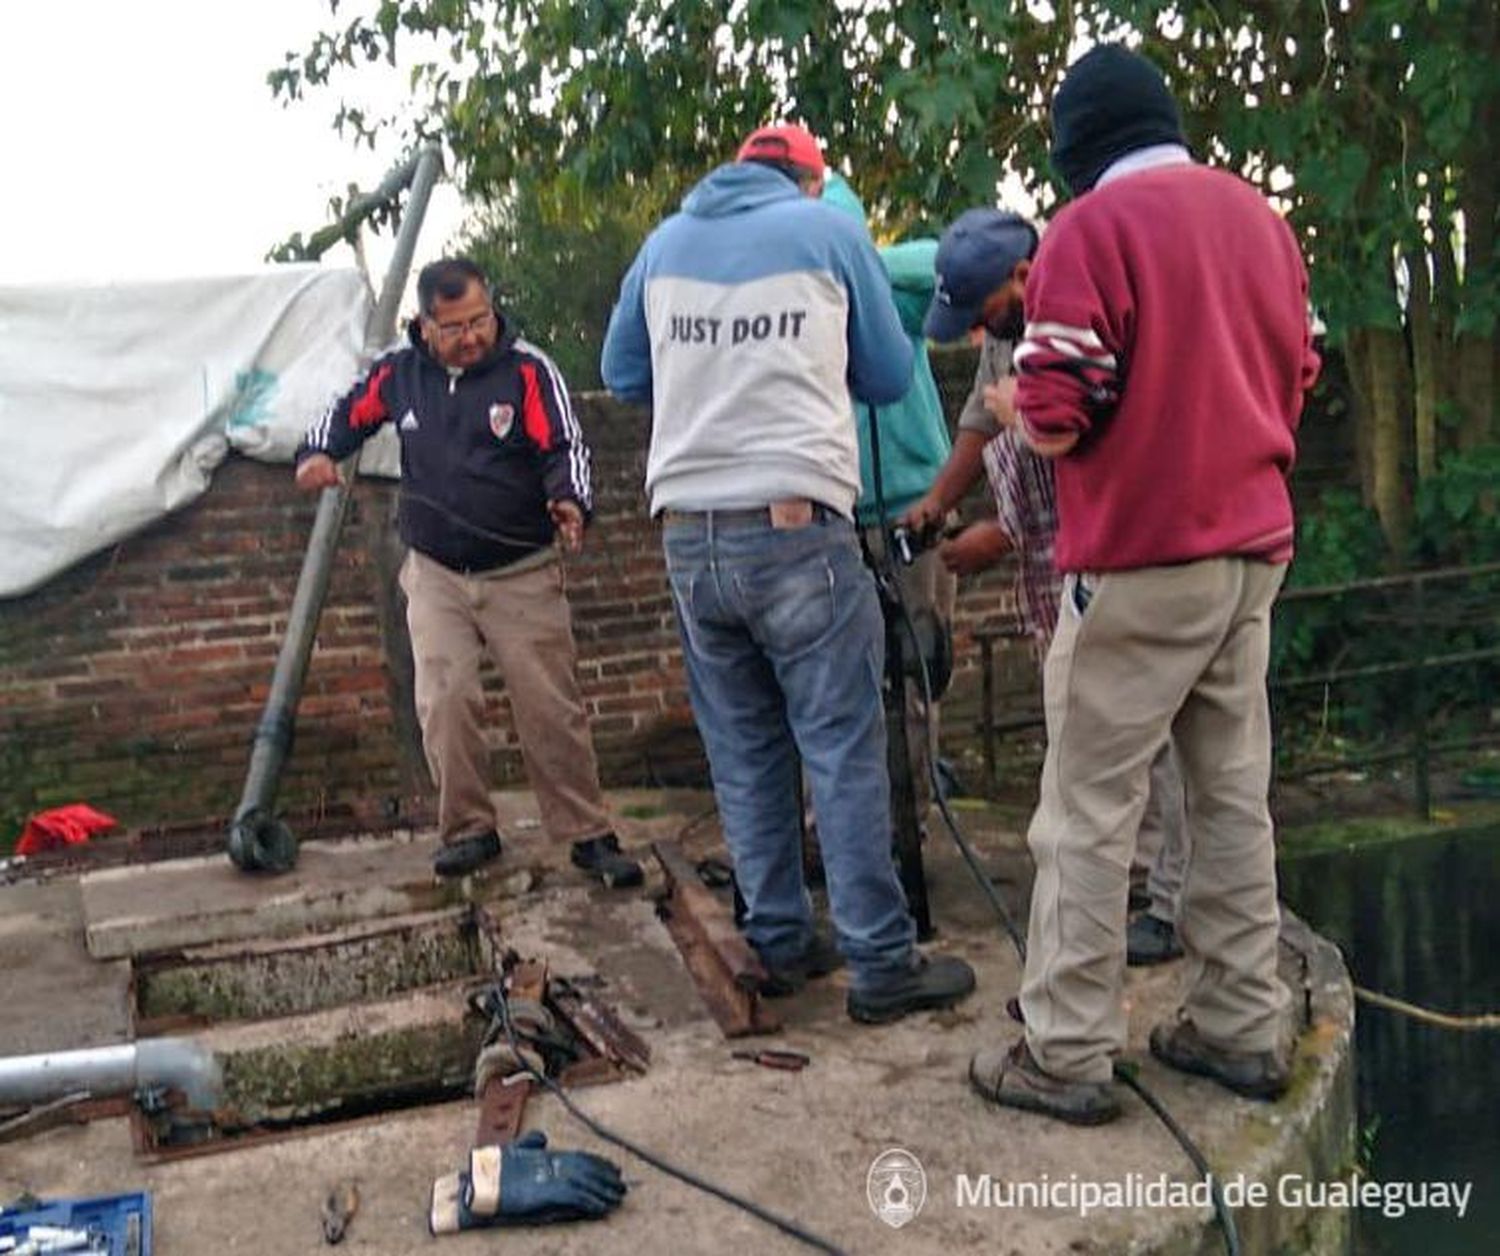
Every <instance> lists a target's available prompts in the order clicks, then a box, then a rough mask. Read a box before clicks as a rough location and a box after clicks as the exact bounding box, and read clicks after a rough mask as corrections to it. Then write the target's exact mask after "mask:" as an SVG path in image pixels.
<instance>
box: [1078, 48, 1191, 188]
mask: <svg viewBox="0 0 1500 1256" xmlns="http://www.w3.org/2000/svg"><path fill="white" fill-rule="evenodd" d="M1186 143H1187V141H1186V140H1185V139H1183V136H1182V118H1181V116H1180V115H1179V114H1178V112H1177V102H1176V101H1175V100H1173V99H1172V93H1171V92H1169V91H1168V90H1167V85H1166V83H1165V81H1163V79H1162V76H1161V72H1160V71H1159V70H1158V69H1157V68H1156V67H1155V66H1154V65H1152V64H1151V62H1149V61H1147V60H1146V58H1145V57H1143V56H1141V55H1140V54H1139V53H1135V52H1131V51H1130V49H1128V48H1125V47H1122V46H1121V45H1119V44H1100V45H1099V46H1098V47H1097V48H1093V49H1091V50H1090V51H1089V52H1086V53H1085V54H1084V55H1083V56H1081V57H1079V58H1078V60H1077V61H1075V62H1074V63H1073V64H1072V65H1071V66H1069V67H1068V72H1067V74H1065V75H1064V76H1063V81H1062V86H1061V87H1059V88H1058V89H1057V95H1055V96H1054V97H1053V98H1052V167H1053V169H1054V170H1056V171H1057V173H1058V174H1059V175H1061V176H1062V179H1063V182H1064V183H1066V184H1067V185H1068V190H1069V191H1070V192H1072V194H1073V195H1074V196H1082V195H1083V194H1084V193H1085V192H1087V191H1088V190H1089V189H1090V188H1091V187H1093V186H1094V184H1095V183H1096V182H1098V179H1099V176H1100V175H1101V174H1103V173H1104V172H1105V170H1107V169H1108V168H1109V166H1110V165H1111V164H1113V163H1114V162H1115V161H1117V160H1118V159H1119V158H1121V157H1123V156H1125V154H1126V153H1130V152H1134V151H1135V150H1136V149H1138V148H1148V147H1150V146H1151V145H1153V144H1186Z"/></svg>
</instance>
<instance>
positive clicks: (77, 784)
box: [0, 355, 1009, 846]
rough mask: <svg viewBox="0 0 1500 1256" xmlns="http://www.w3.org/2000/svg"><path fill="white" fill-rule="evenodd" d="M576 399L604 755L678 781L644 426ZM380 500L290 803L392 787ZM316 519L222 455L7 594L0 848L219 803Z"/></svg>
mask: <svg viewBox="0 0 1500 1256" xmlns="http://www.w3.org/2000/svg"><path fill="white" fill-rule="evenodd" d="M939 374H940V380H941V382H942V383H943V385H944V392H945V396H949V397H952V396H958V397H961V396H962V391H963V388H964V387H965V386H966V383H967V379H968V378H971V377H972V358H970V357H967V356H965V355H958V356H957V357H956V358H948V357H946V356H945V357H943V358H942V359H940V361H939ZM577 402H578V411H579V417H580V420H581V422H582V424H583V427H584V431H585V434H586V435H587V437H588V439H589V441H590V444H591V445H592V447H593V450H594V465H595V473H596V480H597V498H598V517H597V520H596V523H595V526H594V527H593V528H592V529H591V531H590V534H589V539H588V543H587V546H586V549H585V552H584V554H583V555H581V556H580V557H579V558H577V559H574V560H570V563H569V571H568V582H569V589H570V593H571V599H572V606H573V615H574V628H575V632H576V635H577V638H578V647H579V673H580V678H581V681H582V684H583V690H584V694H585V697H586V699H587V702H588V706H589V711H590V715H591V718H592V721H593V730H594V738H595V742H596V745H597V747H598V750H599V756H600V762H601V767H602V770H603V772H604V774H605V777H606V779H607V780H608V781H610V782H611V783H615V784H648V783H663V784H667V783H674V782H677V781H680V780H683V779H685V778H690V777H691V776H692V775H693V774H694V772H695V771H696V770H697V765H698V762H699V760H698V750H697V746H696V740H695V738H694V736H693V734H692V732H691V728H690V723H689V719H688V714H687V695H686V691H685V688H684V681H683V676H682V661H681V656H680V654H679V651H678V649H677V637H676V630H675V627H674V624H673V620H672V608H671V600H670V597H669V595H668V591H667V587H666V583H665V579H664V575H663V571H662V563H661V556H660V548H659V544H658V540H657V536H656V530H655V528H654V527H653V526H652V524H651V523H650V522H649V521H648V520H647V518H646V514H645V500H644V496H643V494H642V491H641V486H642V483H643V480H644V464H645V448H646V438H647V431H648V427H647V423H648V420H647V418H646V416H645V414H644V413H643V412H641V411H638V410H632V409H628V408H625V407H621V406H618V405H616V404H615V403H613V402H611V401H610V400H608V399H607V398H604V397H598V396H583V397H579V398H578V399H577ZM392 493H393V488H392V486H391V485H389V484H385V483H381V482H378V481H365V482H362V483H361V486H360V488H359V490H358V491H357V492H356V493H355V495H354V502H353V508H352V511H351V515H350V520H349V523H348V525H347V527H346V529H345V532H344V534H343V539H342V542H341V545H340V549H339V554H338V560H337V563H336V565H335V572H334V577H333V582H332V587H331V589H330V594H329V598H328V602H327V604H326V606H325V609H324V612H323V616H322V619H321V620H320V623H319V631H318V637H317V645H316V648H315V650H314V653H313V657H312V661H311V664H310V666H309V670H308V678H307V686H306V689H305V696H304V698H303V700H302V703H301V706H300V709H299V714H298V723H297V735H296V742H295V745H294V747H293V752H292V757H291V760H290V763H289V766H288V770H287V773H286V776H285V777H284V782H283V787H282V791H281V798H280V801H281V804H282V806H283V807H284V808H285V809H287V810H288V811H292V812H303V813H305V812H307V811H310V810H314V809H317V808H320V807H330V806H337V805H342V804H349V803H352V802H361V803H370V802H371V801H373V800H378V799H381V798H384V797H387V796H395V795H397V794H399V793H401V792H402V780H403V777H402V774H401V763H400V756H399V752H398V749H397V739H396V737H395V736H394V734H393V732H392V728H393V716H392V710H393V705H392V693H391V680H390V671H389V669H388V667H387V665H386V662H385V656H384V652H383V650H382V646H381V640H380V630H379V618H378V615H377V612H376V609H375V607H376V603H377V589H378V585H379V579H380V578H379V575H378V572H379V570H380V566H381V565H380V563H379V561H378V559H377V555H378V553H379V551H380V539H381V529H382V528H383V527H385V526H386V524H387V520H388V516H389V510H390V498H391V495H392ZM974 505H975V506H976V507H979V506H980V505H981V503H980V502H979V501H978V499H975V502H974ZM313 510H314V503H313V502H312V501H311V500H309V499H307V498H305V497H303V496H301V495H299V494H297V493H295V492H294V490H293V488H292V485H291V477H290V473H289V470H288V468H286V467H284V466H265V465H262V464H260V463H255V462H251V461H249V460H247V459H242V458H232V459H231V460H230V461H229V462H227V463H226V464H225V465H224V466H223V467H221V468H220V469H219V470H218V471H217V472H216V473H215V476H214V481H213V485H212V487H211V488H210V490H209V491H208V493H206V494H205V495H204V496H203V497H202V498H200V499H199V500H198V501H197V502H196V503H194V504H193V505H191V506H189V507H187V508H186V509H184V510H181V511H179V512H178V513H176V514H175V515H173V516H171V517H169V518H167V519H164V520H161V521H160V522H158V523H157V524H155V525H153V526H152V527H150V528H148V529H146V530H144V531H143V532H141V533H139V534H137V535H135V536H133V537H130V538H129V539H127V540H125V541H123V542H122V543H120V544H118V545H115V546H113V547H111V548H110V549H109V550H107V551H105V552H103V553H101V554H97V555H94V556H93V557H91V558H88V559H86V560H85V561H83V562H82V563H79V564H78V565H77V566H75V567H74V568H72V569H71V570H69V571H68V572H66V573H64V574H63V575H61V576H59V577H58V578H56V579H54V580H53V581H51V582H49V583H48V584H47V585H46V586H45V587H43V588H42V589H40V590H38V591H37V592H35V593H32V594H30V595H27V596H25V597H21V598H13V599H8V600H5V601H0V697H3V702H0V846H3V844H4V843H6V841H7V839H9V838H10V837H11V836H13V835H14V833H15V832H16V831H17V830H18V828H19V824H20V821H21V820H22V819H24V817H25V816H26V815H27V814H29V813H31V812H32V811H36V810H39V809H41V808H44V807H49V806H55V805H58V804H60V803H65V802H73V801H84V802H89V803H91V804H93V805H94V806H97V807H100V808H102V809H104V810H106V811H109V812H111V813H112V814H114V815H116V816H117V817H118V818H119V819H120V820H122V821H123V822H124V823H126V824H127V825H133V826H146V825H155V824H167V823H188V822H198V821H202V822H205V823H217V822H219V821H221V820H222V819H224V818H225V817H227V816H228V815H230V814H231V813H232V812H233V810H234V808H235V806H236V804H237V803H238V801H239V796H240V791H241V788H242V786H243V783H244V775H245V769H246V765H247V763H248V756H249V749H250V744H251V738H252V735H253V732H254V729H255V725H256V722H257V720H258V719H259V717H260V714H261V709H262V706H263V703H264V700H265V697H266V691H267V688H268V685H269V682H270V677H271V672H272V668H273V665H274V663H275V659H276V653H277V649H278V647H279V645H280V642H281V639H282V635H283V633H284V631H285V627H286V615H287V610H288V608H289V607H290V605H291V601H292V593H293V590H294V589H295V587H296V580H297V574H298V571H299V570H300V566H301V561H302V554H303V550H304V547H305V545H306V541H307V536H308V532H309V529H310V527H311V522H312V516H313ZM1008 585H1009V581H1008V576H1007V575H1006V573H1004V572H1003V571H1002V572H999V573H995V574H991V575H988V576H986V577H984V578H982V579H981V580H979V581H977V582H974V583H973V584H972V585H970V586H967V587H966V588H965V590H964V592H963V595H962V597H961V600H960V615H959V623H958V646H959V661H960V667H961V669H962V670H961V673H960V676H959V678H958V681H957V684H956V690H957V692H956V695H955V698H956V700H955V702H954V703H951V704H950V707H951V709H952V712H953V714H952V715H951V716H950V723H949V727H950V728H951V729H953V731H954V732H955V734H958V733H962V732H964V731H965V727H966V726H967V727H968V728H972V712H973V709H974V705H975V703H974V695H975V693H976V691H977V680H976V674H975V670H974V669H975V666H976V654H975V651H974V648H973V645H972V642H971V641H970V639H969V637H968V632H969V630H970V629H971V628H972V626H973V625H974V624H975V623H976V622H978V621H979V620H982V619H986V618H993V617H996V616H998V615H1001V614H1002V612H1003V610H1004V606H1003V603H1004V602H1005V601H1006V600H1007V599H1008V592H1007V590H1008ZM486 692H487V694H488V700H489V705H490V711H489V717H488V721H487V723H488V727H489V728H490V730H491V737H492V744H493V747H494V750H495V767H496V777H497V780H505V779H515V780H518V779H520V775H521V773H520V759H519V752H518V749H517V742H516V738H515V733H514V728H513V726H512V724H511V720H510V715H509V711H508V708H507V706H506V704H505V701H504V691H503V686H502V685H501V683H500V681H499V679H498V677H496V676H494V675H493V674H490V675H488V677H487V681H486ZM965 712H967V714H965Z"/></svg>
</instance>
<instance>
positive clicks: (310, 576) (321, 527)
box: [229, 147, 442, 872]
mask: <svg viewBox="0 0 1500 1256" xmlns="http://www.w3.org/2000/svg"><path fill="white" fill-rule="evenodd" d="M441 165H442V158H441V155H440V154H439V152H438V150H437V149H436V148H434V147H428V148H425V149H423V150H422V152H421V153H420V155H419V156H418V158H417V161H416V167H415V173H414V174H413V175H412V176H411V194H410V197H409V198H408V200H407V205H406V212H405V214H404V215H403V217H402V220H401V229H400V231H399V232H397V235H396V247H395V251H394V253H393V254H392V256H391V264H390V268H389V269H388V270H387V271H386V276H385V282H384V284H383V285H382V286H381V290H380V296H379V298H378V299H377V301H376V303H375V308H374V309H373V310H372V311H371V312H370V318H369V321H368V322H367V323H366V325H365V352H366V354H368V355H370V356H374V355H375V354H376V353H378V352H379V351H380V350H381V349H383V348H385V346H386V345H388V344H389V343H390V342H391V339H392V338H393V336H394V334H395V329H396V310H397V307H398V305H399V304H400V301H401V293H402V290H403V289H404V288H405V287H406V277H407V275H408V274H409V273H410V271H411V261H412V255H413V253H414V252H415V250H416V247H417V235H418V233H419V231H420V230H421V226H422V219H423V217H424V216H425V215H426V213H427V202H428V200H429V199H430V198H431V196H432V189H433V185H434V184H435V183H436V182H437V177H438V174H439V171H440V169H441ZM386 182H387V183H390V180H389V179H387V181H386ZM385 186H386V184H382V188H384V187H385ZM397 190H399V187H397V188H392V190H391V194H392V195H393V194H394V192H395V191H397ZM367 204H368V207H369V208H373V201H372V202H369V203H367ZM353 479H354V477H353V474H352V472H351V474H348V475H346V476H345V477H344V478H343V480H342V482H341V483H340V484H339V486H338V487H337V488H328V489H324V490H323V492H322V494H321V495H320V497H319V499H318V513H317V516H316V518H315V519H314V520H313V528H312V535H311V537H310V538H309V539H308V543H307V553H306V554H305V555H304V556H303V559H302V572H301V575H299V576H298V578H297V591H296V593H295V595H294V596H293V598H292V610H291V614H290V617H289V619H288V622H287V630H286V636H285V637H284V638H283V640H282V643H281V653H280V654H279V655H278V656H277V658H276V670H275V672H274V673H273V674H272V677H271V690H270V693H269V694H268V695H267V697H266V705H265V709H264V711H263V712H262V714H261V718H260V723H259V724H257V725H256V729H255V744H254V746H253V748H252V750H251V752H250V767H249V770H248V771H247V773H246V776H245V788H244V791H243V793H242V795H241V797H240V805H239V807H238V808H237V809H236V811H235V814H234V820H233V821H232V822H231V823H230V826H229V857H230V858H231V859H232V860H234V862H235V864H236V865H237V866H238V867H240V868H241V869H243V870H244V871H246V872H285V871H286V870H288V869H289V868H291V867H292V865H293V864H295V863H296V862H297V839H296V837H295V836H293V834H292V832H291V830H290V829H289V828H288V827H287V826H286V825H285V824H284V823H282V821H280V820H279V819H277V818H276V815H275V805H276V791H277V788H278V786H279V785H280V783H281V773H282V769H283V768H284V767H285V765H286V760H287V756H288V755H289V753H290V751H291V744H292V730H293V727H294V726H295V724H296V718H297V703H298V702H299V701H300V700H301V697H302V683H303V680H304V679H305V677H306V675H307V662H308V659H309V658H310V657H311V656H312V648H313V641H314V640H315V638H316V636H317V628H318V616H319V615H320V614H321V612H322V610H323V602H324V600H325V599H326V598H327V596H328V582H329V579H330V578H331V576H332V573H333V556H334V552H335V551H336V549H337V548H338V539H339V533H340V532H341V531H342V529H343V526H344V517H345V516H346V515H347V513H348V509H349V495H350V492H351V491H352V488H353Z"/></svg>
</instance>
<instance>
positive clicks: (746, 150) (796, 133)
mask: <svg viewBox="0 0 1500 1256" xmlns="http://www.w3.org/2000/svg"><path fill="white" fill-rule="evenodd" d="M734 159H735V160H736V161H785V162H790V163H791V164H792V165H794V166H800V167H802V168H803V169H804V170H811V171H812V172H813V173H814V174H817V175H821V174H822V173H823V152H822V150H821V149H820V148H819V147H818V141H817V140H816V139H815V138H814V137H813V133H812V132H811V131H809V130H808V129H807V128H806V127H802V126H798V125H797V124H796V123H795V122H788V123H784V124H783V125H781V126H763V127H760V128H759V129H758V130H755V131H751V132H750V135H749V136H748V137H747V138H746V140H745V142H744V143H743V144H741V145H740V151H739V152H738V153H736V154H735V158H734Z"/></svg>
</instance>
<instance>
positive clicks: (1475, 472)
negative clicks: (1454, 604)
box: [1411, 445, 1500, 567]
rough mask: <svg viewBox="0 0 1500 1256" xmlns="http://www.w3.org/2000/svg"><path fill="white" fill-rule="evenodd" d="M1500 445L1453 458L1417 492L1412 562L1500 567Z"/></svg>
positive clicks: (1428, 565) (1488, 446)
mask: <svg viewBox="0 0 1500 1256" xmlns="http://www.w3.org/2000/svg"><path fill="white" fill-rule="evenodd" d="M1497 491H1500V445H1487V446H1484V447H1482V448H1479V449H1475V450H1471V451H1469V452H1467V453H1453V454H1450V455H1449V456H1448V457H1447V458H1446V459H1445V460H1444V462H1443V465H1442V467H1441V468H1440V470H1439V471H1438V474H1437V475H1435V476H1433V477H1432V478H1431V479H1428V480H1424V481H1423V482H1422V484H1421V485H1419V486H1418V488H1417V495H1416V506H1415V510H1414V512H1413V514H1414V527H1413V530H1412V532H1413V534H1412V553H1411V559H1412V563H1413V565H1414V566H1416V567H1443V566H1458V565H1462V564H1478V563H1493V562H1500V511H1497V510H1496V494H1497Z"/></svg>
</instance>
